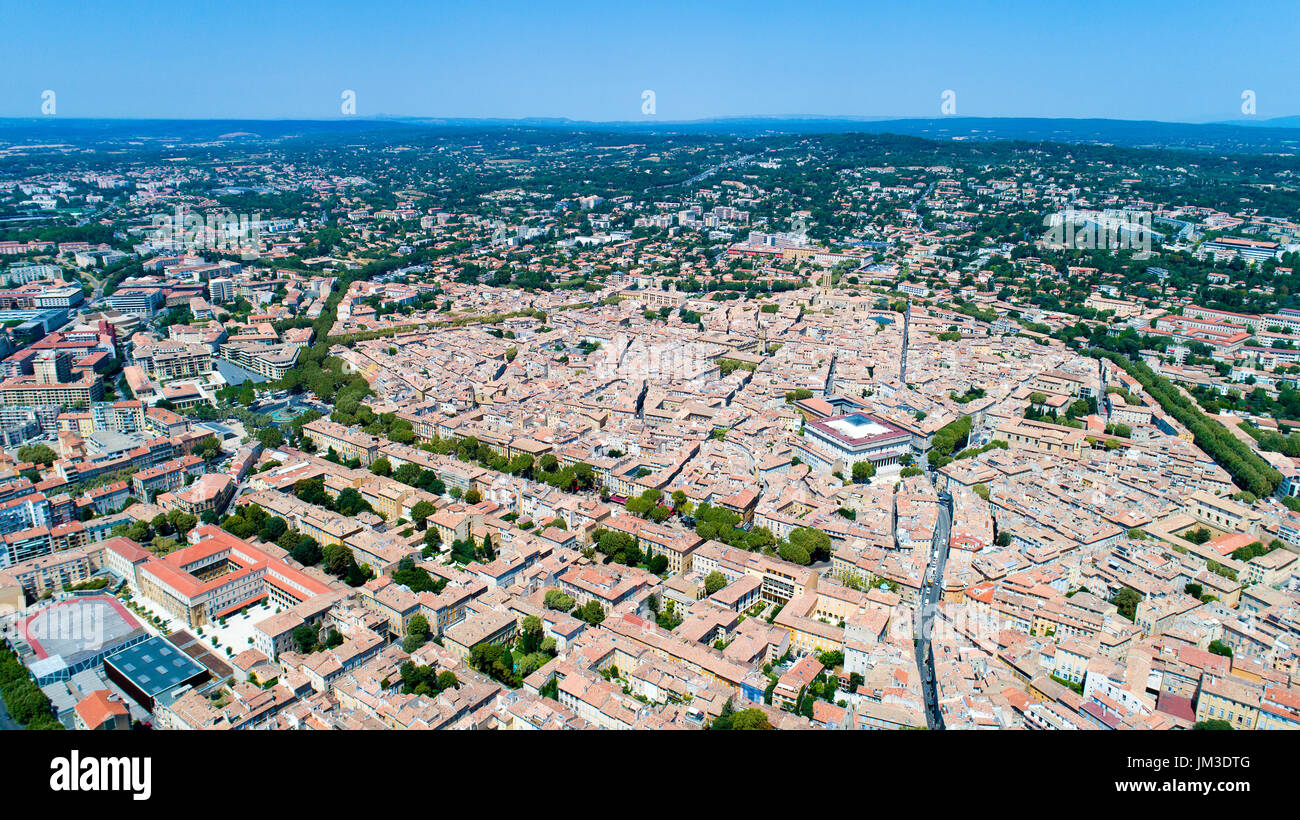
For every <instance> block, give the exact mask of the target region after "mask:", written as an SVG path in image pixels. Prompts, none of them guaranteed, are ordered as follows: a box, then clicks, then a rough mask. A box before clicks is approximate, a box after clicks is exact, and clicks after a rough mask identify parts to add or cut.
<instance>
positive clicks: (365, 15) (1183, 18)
mask: <svg viewBox="0 0 1300 820" xmlns="http://www.w3.org/2000/svg"><path fill="white" fill-rule="evenodd" d="M191 6H193V7H192V8H191ZM1135 9H1136V10H1135ZM0 21H3V25H4V31H5V36H4V40H3V48H0V116H22V117H26V116H37V115H39V114H40V106H41V93H42V91H44V90H45V89H51V90H53V91H55V93H56V95H57V96H56V102H57V109H56V110H57V115H58V116H64V117H184V118H206V117H248V118H311V119H327V118H334V117H338V116H339V115H340V95H341V93H342V91H343V90H345V89H350V90H353V91H355V92H356V107H357V114H358V115H360V116H374V115H397V116H441V117H508V118H517V117H530V116H535V117H569V118H573V119H586V120H639V119H643V118H644V117H643V114H642V112H641V93H642V91H643V90H645V89H651V90H653V91H654V92H655V95H656V114H655V116H656V118H657V119H661V120H689V119H700V118H708V117H720V116H738V115H770V116H785V115H835V116H866V117H893V116H937V115H938V114H939V113H940V109H939V106H940V101H941V100H940V95H941V94H942V92H943V91H944V90H946V89H951V90H953V91H954V92H956V103H957V114H958V115H964V116H1047V117H1113V118H1120V119H1159V120H1173V121H1190V122H1198V121H1208V120H1225V119H1239V118H1242V112H1241V94H1242V91H1243V90H1245V89H1250V90H1253V91H1254V92H1255V93H1256V100H1257V116H1258V118H1261V119H1264V118H1269V117H1277V116H1289V115H1295V114H1300V48H1297V43H1298V42H1300V37H1297V35H1300V13H1297V9H1296V5H1295V3H1294V2H1293V0H1277V1H1276V2H1264V1H1263V0H1260V2H1250V0H1235V2H1219V0H1211V1H1210V2H1196V0H1184V1H1183V2H1165V1H1164V0H1151V2H1138V0H1128V2H1119V1H1118V0H1092V2H1088V3H1071V4H1057V3H1052V2H1050V1H1049V0H1038V2H1021V1H1020V0H1005V1H1004V2H997V0H965V2H957V1H955V0H949V1H947V2H940V0H928V1H927V0H912V1H911V2H899V3H876V2H870V1H869V0H858V2H818V0H803V1H802V2H795V3H769V2H763V1H762V0H752V2H726V1H725V0H715V1H714V2H695V3H677V2H656V3H653V4H651V3H645V4H632V3H618V2H617V0H615V1H614V2H610V0H606V1H605V2H603V3H596V2H562V3H559V2H555V3H553V2H544V0H533V2H522V3H515V2H509V1H508V0H502V1H501V2H464V3H462V2H424V3H408V2H402V0H390V2H370V3H352V2H333V1H332V0H316V2H311V3H307V2H295V3H276V2H273V1H272V2H268V0H262V2H256V3H255V2H243V1H242V0H240V1H239V2H235V1H234V0H225V2H220V1H219V2H211V3H208V2H205V3H202V4H198V3H187V2H184V0H179V1H178V0H172V2H167V3H162V2H150V0H134V1H133V2H131V3H129V4H127V3H111V2H100V3H91V2H80V3H72V2H62V0H41V2H30V0H24V1H23V2H15V0H0Z"/></svg>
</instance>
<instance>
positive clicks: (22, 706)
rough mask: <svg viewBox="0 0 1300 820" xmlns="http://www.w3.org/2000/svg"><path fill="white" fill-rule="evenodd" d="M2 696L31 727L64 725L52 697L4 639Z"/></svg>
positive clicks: (0, 651) (0, 648) (0, 666)
mask: <svg viewBox="0 0 1300 820" xmlns="http://www.w3.org/2000/svg"><path fill="white" fill-rule="evenodd" d="M0 696H3V697H4V701H5V708H6V709H8V710H9V715H10V717H12V718H13V719H14V720H16V721H18V722H19V723H22V724H24V725H26V726H27V728H28V729H62V728H63V725H62V724H60V723H59V722H58V721H57V720H55V718H54V708H53V706H52V705H51V704H50V699H49V698H48V697H46V695H45V693H44V692H42V691H41V688H40V687H39V686H37V685H36V681H34V680H32V676H31V675H30V674H28V672H27V667H26V666H23V662H22V661H20V660H19V659H18V656H17V655H16V654H15V653H14V651H13V650H12V649H10V648H9V645H8V644H7V643H4V642H3V641H0Z"/></svg>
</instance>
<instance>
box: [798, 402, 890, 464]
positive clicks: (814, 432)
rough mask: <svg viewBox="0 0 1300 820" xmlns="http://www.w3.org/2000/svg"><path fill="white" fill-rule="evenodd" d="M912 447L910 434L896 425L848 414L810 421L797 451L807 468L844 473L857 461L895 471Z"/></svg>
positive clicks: (862, 414)
mask: <svg viewBox="0 0 1300 820" xmlns="http://www.w3.org/2000/svg"><path fill="white" fill-rule="evenodd" d="M911 447H912V436H911V434H910V433H908V432H907V431H906V430H904V429H903V428H901V427H899V426H898V425H896V424H893V423H891V422H888V421H885V420H883V419H880V418H877V417H875V416H872V415H869V414H867V413H850V414H848V415H844V416H827V417H825V418H820V419H814V420H813V421H809V422H808V423H807V424H806V425H804V435H803V438H802V439H801V440H800V443H799V447H798V452H799V456H800V458H802V459H803V460H804V462H806V463H807V464H809V466H812V467H819V468H821V469H826V470H831V471H840V472H843V473H845V474H847V473H848V472H850V471H851V470H852V469H853V465H854V464H857V463H858V462H860V461H869V462H871V464H872V465H874V466H875V468H876V469H877V470H882V469H885V470H887V469H890V468H894V469H897V468H898V467H900V466H901V459H902V457H903V456H904V455H905V454H907V453H909V452H911Z"/></svg>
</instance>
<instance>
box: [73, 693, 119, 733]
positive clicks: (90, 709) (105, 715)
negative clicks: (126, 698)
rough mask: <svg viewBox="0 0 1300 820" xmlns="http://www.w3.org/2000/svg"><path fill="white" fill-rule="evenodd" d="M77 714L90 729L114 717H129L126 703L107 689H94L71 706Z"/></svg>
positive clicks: (96, 727)
mask: <svg viewBox="0 0 1300 820" xmlns="http://www.w3.org/2000/svg"><path fill="white" fill-rule="evenodd" d="M73 708H74V709H76V711H77V716H78V717H80V718H81V721H82V722H83V723H85V724H86V725H87V726H89V727H90V728H91V729H98V728H99V727H100V726H103V725H104V724H105V723H107V722H109V721H110V720H112V719H113V718H115V717H129V716H130V714H131V713H130V712H129V711H128V710H127V708H126V704H125V703H123V702H122V701H120V700H117V699H116V698H114V697H113V693H112V692H111V691H109V690H108V689H96V690H95V691H94V692H91V693H90V694H89V695H86V696H85V697H84V698H82V699H81V700H80V701H78V703H77V705H76V706H75V707H73Z"/></svg>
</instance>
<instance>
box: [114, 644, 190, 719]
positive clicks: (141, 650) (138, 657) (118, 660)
mask: <svg viewBox="0 0 1300 820" xmlns="http://www.w3.org/2000/svg"><path fill="white" fill-rule="evenodd" d="M104 672H105V674H107V675H108V679H109V680H111V681H113V682H114V683H116V684H117V685H118V686H120V687H122V691H124V692H126V693H127V694H128V695H130V696H131V698H132V699H133V700H134V701H135V702H136V703H138V704H140V705H141V706H143V707H144V708H146V709H149V710H150V711H152V710H153V704H154V700H155V699H156V698H157V697H158V696H159V695H161V694H163V693H164V692H169V691H171V690H173V689H176V688H178V687H181V686H191V685H194V684H197V683H202V682H203V681H204V680H206V679H207V677H208V670H207V669H204V668H203V667H202V666H201V665H200V664H198V663H196V662H195V661H194V660H193V659H191V658H190V657H189V656H188V655H186V654H185V653H184V652H182V651H181V650H180V649H178V648H177V647H176V646H174V645H173V644H172V643H171V642H170V641H168V640H167V639H166V638H159V637H152V638H149V639H148V640H146V641H142V642H140V643H137V644H135V645H134V646H131V647H129V648H127V649H123V650H122V651H120V652H117V653H115V654H113V655H110V656H109V657H107V658H104Z"/></svg>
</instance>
